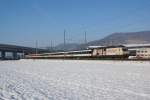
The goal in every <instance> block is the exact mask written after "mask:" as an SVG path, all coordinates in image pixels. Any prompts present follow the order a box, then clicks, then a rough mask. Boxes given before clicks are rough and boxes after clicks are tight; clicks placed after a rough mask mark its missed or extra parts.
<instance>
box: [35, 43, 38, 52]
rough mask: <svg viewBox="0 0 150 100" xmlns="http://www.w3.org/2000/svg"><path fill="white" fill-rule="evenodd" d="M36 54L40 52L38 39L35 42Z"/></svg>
mask: <svg viewBox="0 0 150 100" xmlns="http://www.w3.org/2000/svg"><path fill="white" fill-rule="evenodd" d="M35 54H38V41H37V40H36V42H35Z"/></svg>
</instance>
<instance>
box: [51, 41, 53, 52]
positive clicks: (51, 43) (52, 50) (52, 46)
mask: <svg viewBox="0 0 150 100" xmlns="http://www.w3.org/2000/svg"><path fill="white" fill-rule="evenodd" d="M51 51H53V42H52V41H51Z"/></svg>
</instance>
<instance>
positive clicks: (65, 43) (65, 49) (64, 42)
mask: <svg viewBox="0 0 150 100" xmlns="http://www.w3.org/2000/svg"><path fill="white" fill-rule="evenodd" d="M65 50H66V30H64V51H65Z"/></svg>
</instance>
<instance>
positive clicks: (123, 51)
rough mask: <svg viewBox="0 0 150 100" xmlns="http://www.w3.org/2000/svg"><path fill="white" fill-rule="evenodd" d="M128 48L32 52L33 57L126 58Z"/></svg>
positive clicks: (28, 56)
mask: <svg viewBox="0 0 150 100" xmlns="http://www.w3.org/2000/svg"><path fill="white" fill-rule="evenodd" d="M128 56H129V52H128V49H127V48H126V47H124V46H107V47H104V46H103V47H96V48H95V47H89V48H88V49H87V50H79V51H67V52H54V53H43V54H31V55H27V56H26V58H29V59H30V58H31V59H44V58H45V59H106V58H107V59H126V58H128Z"/></svg>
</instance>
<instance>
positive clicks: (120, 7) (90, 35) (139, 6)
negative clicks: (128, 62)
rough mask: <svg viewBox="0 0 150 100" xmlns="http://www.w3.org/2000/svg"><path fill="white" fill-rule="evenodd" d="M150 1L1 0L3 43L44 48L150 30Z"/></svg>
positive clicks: (0, 32)
mask: <svg viewBox="0 0 150 100" xmlns="http://www.w3.org/2000/svg"><path fill="white" fill-rule="evenodd" d="M149 12H150V1H149V0H0V43H9V44H18V45H24V46H34V45H35V41H36V40H38V43H39V45H40V46H47V45H49V44H50V42H51V41H53V43H54V45H56V44H59V43H62V42H63V31H64V29H66V38H67V39H66V40H67V42H68V43H73V42H76V43H82V42H83V40H84V32H85V31H86V32H87V40H88V41H91V40H96V39H101V38H103V37H105V36H107V35H109V34H111V33H114V32H130V31H143V30H150V13H149Z"/></svg>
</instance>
